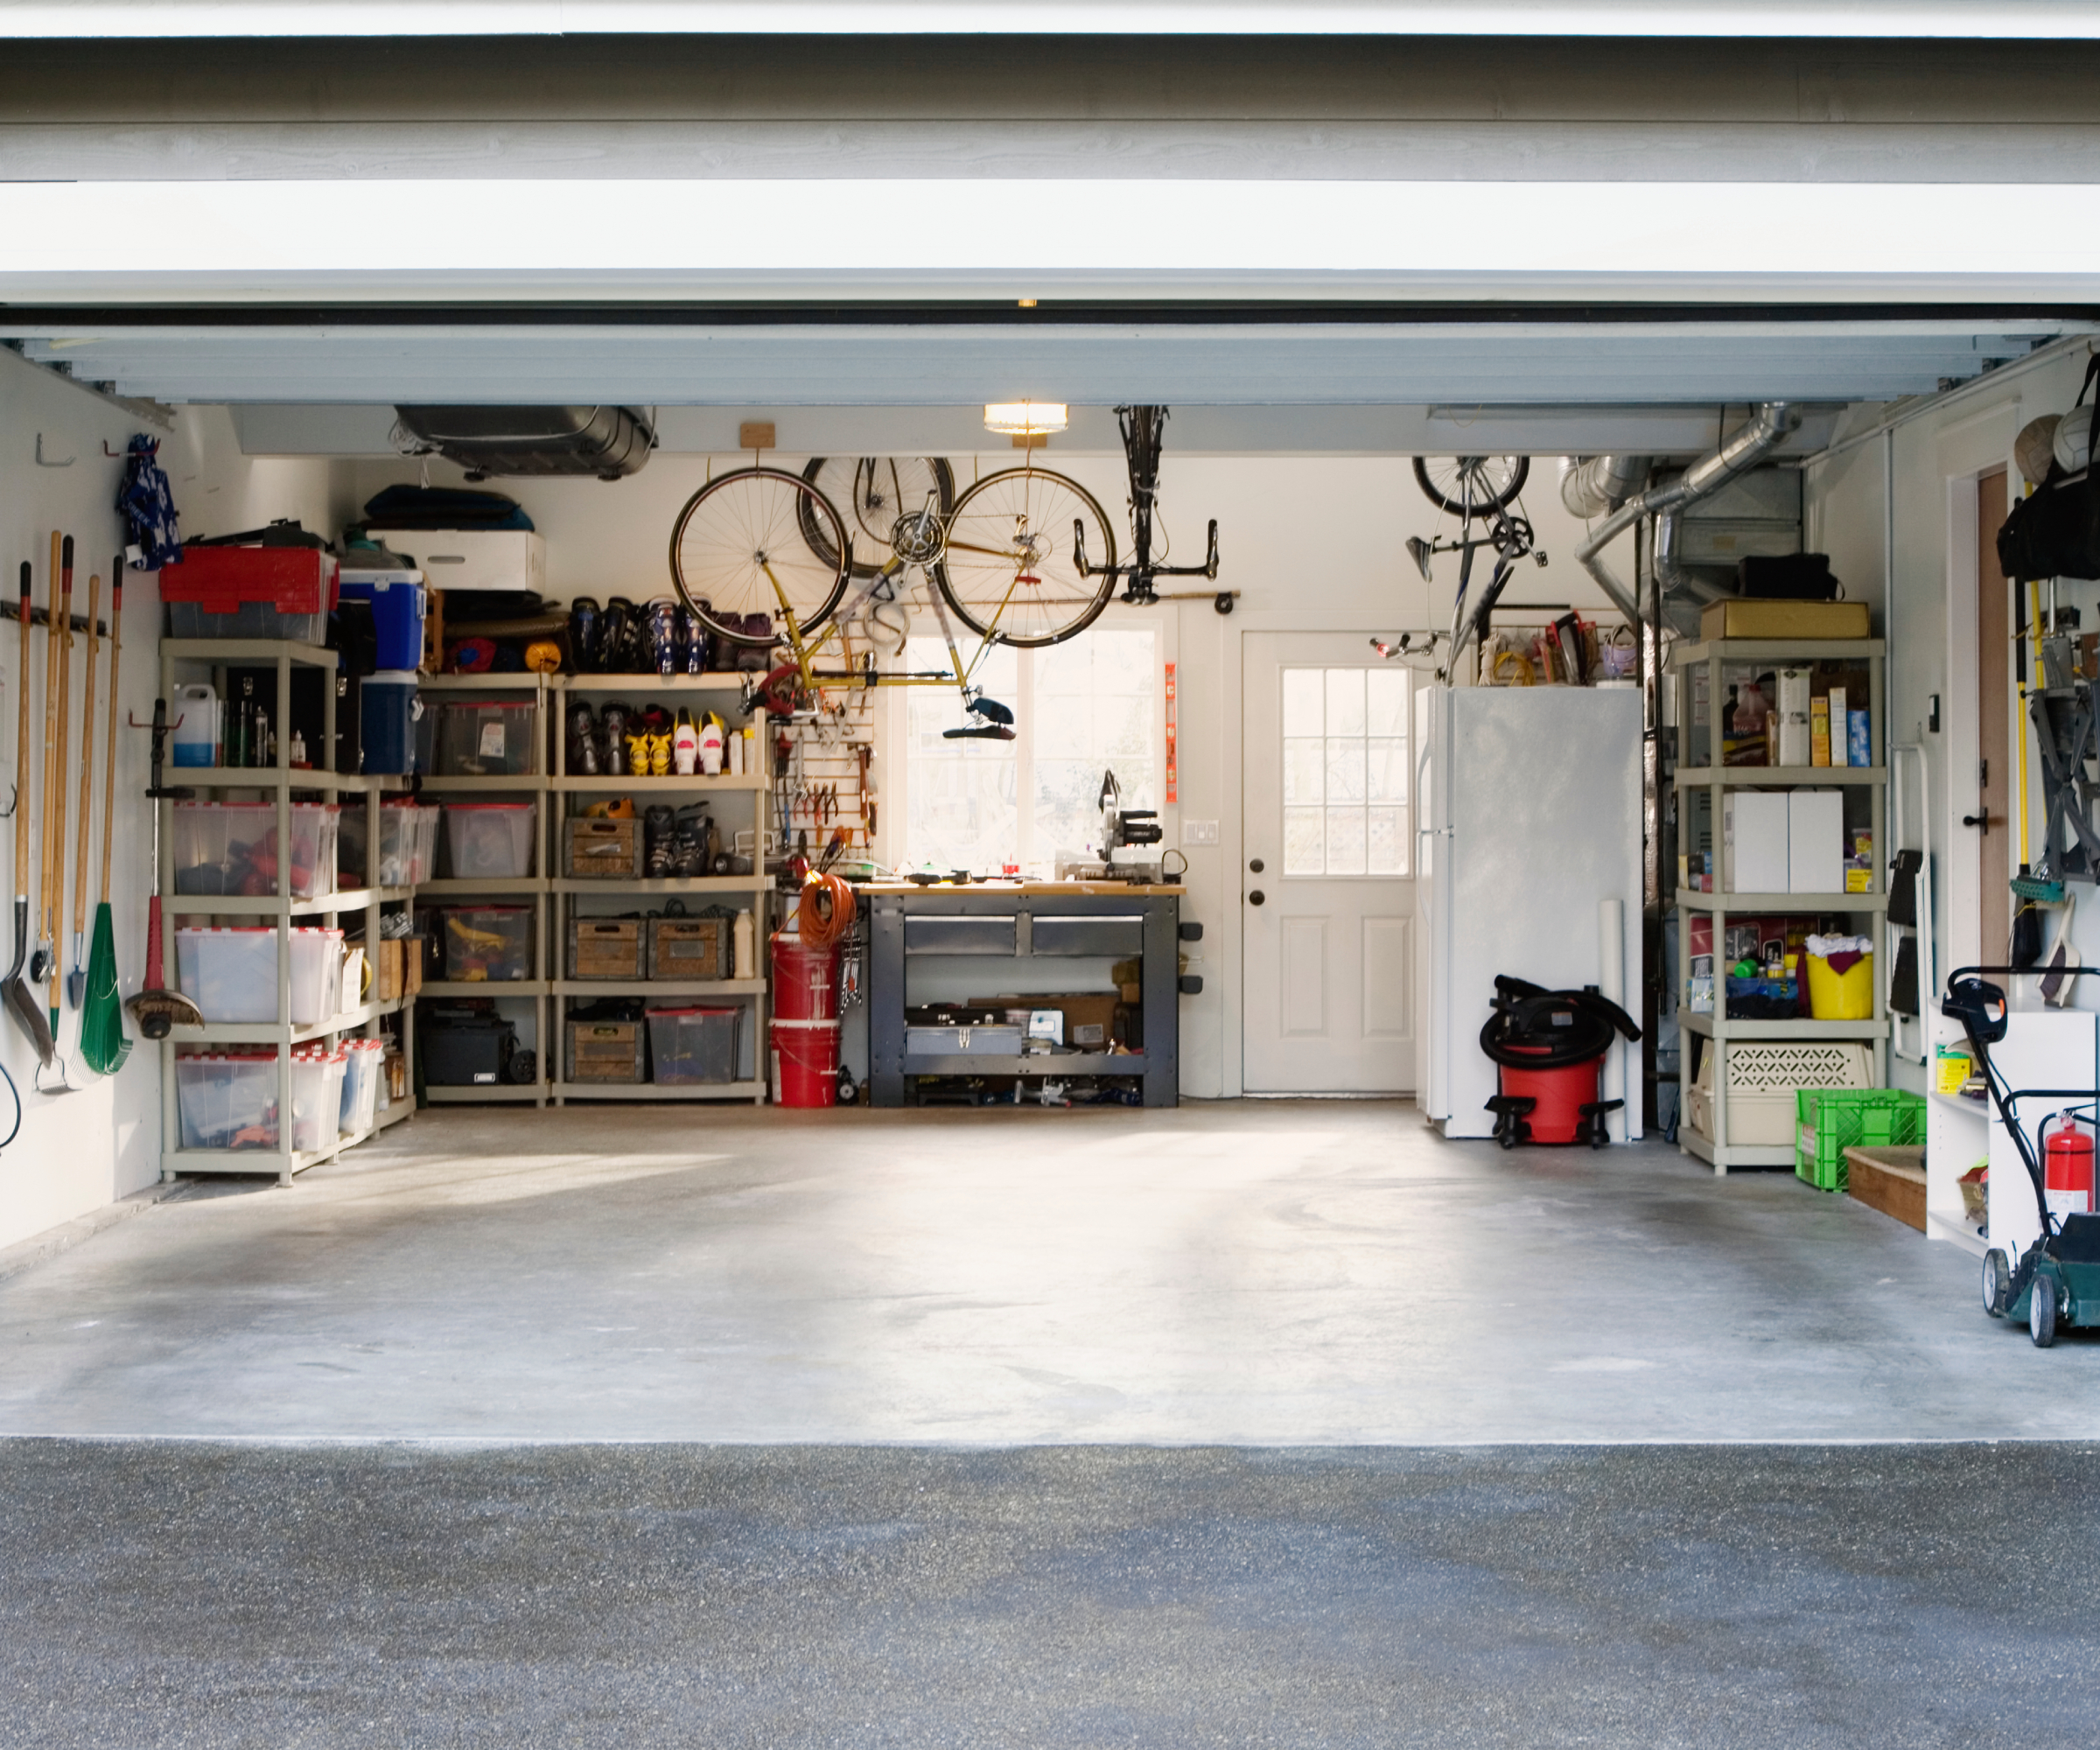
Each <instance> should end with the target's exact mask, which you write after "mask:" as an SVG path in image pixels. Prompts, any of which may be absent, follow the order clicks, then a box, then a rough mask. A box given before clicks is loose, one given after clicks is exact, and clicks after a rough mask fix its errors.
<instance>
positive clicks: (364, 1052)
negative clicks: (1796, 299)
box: [336, 1039, 387, 1137]
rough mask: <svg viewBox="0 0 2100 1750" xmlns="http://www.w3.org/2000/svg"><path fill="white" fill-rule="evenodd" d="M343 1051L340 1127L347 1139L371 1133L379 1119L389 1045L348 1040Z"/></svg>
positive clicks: (380, 1041) (378, 1041) (370, 1040)
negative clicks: (381, 1084) (381, 1090)
mask: <svg viewBox="0 0 2100 1750" xmlns="http://www.w3.org/2000/svg"><path fill="white" fill-rule="evenodd" d="M343 1051H344V1054H345V1058H344V1063H343V1097H342V1101H341V1103H340V1105H339V1108H338V1116H337V1120H336V1123H337V1128H338V1129H339V1130H340V1131H342V1133H343V1135H345V1136H346V1137H349V1136H355V1135H356V1134H357V1133H358V1132H359V1131H368V1130H370V1129H371V1128H372V1124H373V1121H374V1119H375V1118H376V1117H378V1116H379V1084H380V1082H381V1078H382V1077H383V1075H384V1073H385V1058H386V1054H387V1042H386V1041H385V1040H376V1039H359V1040H344V1041H343Z"/></svg>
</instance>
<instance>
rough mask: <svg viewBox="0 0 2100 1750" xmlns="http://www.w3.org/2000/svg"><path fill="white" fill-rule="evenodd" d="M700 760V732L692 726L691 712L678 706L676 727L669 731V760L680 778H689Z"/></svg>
mask: <svg viewBox="0 0 2100 1750" xmlns="http://www.w3.org/2000/svg"><path fill="white" fill-rule="evenodd" d="M671 760H672V764H673V765H674V766H675V767H676V770H677V773H678V775H679V776H680V777H681V778H690V777H691V776H692V775H693V772H694V770H695V768H696V767H697V765H698V764H699V760H700V732H699V731H697V729H695V728H694V727H693V714H692V713H691V712H690V711H688V710H686V708H685V707H684V706H683V705H680V706H679V707H678V724H677V727H676V729H674V730H673V731H672V732H671Z"/></svg>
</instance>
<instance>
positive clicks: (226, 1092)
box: [175, 1051, 277, 1149]
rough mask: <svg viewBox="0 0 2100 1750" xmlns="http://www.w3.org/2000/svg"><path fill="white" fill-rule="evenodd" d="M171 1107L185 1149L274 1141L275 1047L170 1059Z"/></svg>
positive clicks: (262, 1144)
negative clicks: (172, 1073)
mask: <svg viewBox="0 0 2100 1750" xmlns="http://www.w3.org/2000/svg"><path fill="white" fill-rule="evenodd" d="M175 1108H176V1110H177V1112H178V1113H179V1115H180V1117H181V1120H182V1145H183V1147H185V1148H186V1149H274V1148H276V1145H277V1056H276V1053H275V1052H269V1051H264V1052H252V1051H249V1052H199V1053H193V1054H185V1055H179V1056H178V1057H177V1058H176V1060H175Z"/></svg>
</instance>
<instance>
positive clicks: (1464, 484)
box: [1415, 456, 1531, 516]
mask: <svg viewBox="0 0 2100 1750" xmlns="http://www.w3.org/2000/svg"><path fill="white" fill-rule="evenodd" d="M1530 472H1531V458H1530V457H1529V456H1417V457H1416V458H1415V484H1416V485H1417V486H1420V487H1421V488H1422V490H1423V492H1424V493H1426V494H1427V495H1428V498H1429V501H1430V502H1431V503H1432V504H1433V505H1435V506H1436V507H1438V508H1439V509H1440V510H1448V511H1449V512H1450V513H1451V514H1453V516H1478V515H1480V514H1481V512H1483V511H1485V510H1488V509H1490V508H1492V507H1495V506H1497V505H1507V504H1509V502H1511V500H1514V499H1515V498H1516V495H1517V494H1518V493H1521V492H1522V491H1523V489H1524V478H1525V476H1526V475H1528V474H1529V473H1530Z"/></svg>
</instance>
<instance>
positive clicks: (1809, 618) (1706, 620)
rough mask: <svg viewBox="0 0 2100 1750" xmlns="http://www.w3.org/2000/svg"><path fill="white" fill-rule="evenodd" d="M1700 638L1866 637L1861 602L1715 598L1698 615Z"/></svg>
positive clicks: (1868, 633)
mask: <svg viewBox="0 0 2100 1750" xmlns="http://www.w3.org/2000/svg"><path fill="white" fill-rule="evenodd" d="M1699 636H1700V637H1701V638H1868V637H1872V636H1873V633H1872V630H1871V628H1870V626H1869V622H1868V620H1867V613H1866V603H1865V602H1797V601H1740V600H1739V601H1719V602H1715V603H1714V604H1713V605H1712V606H1711V607H1709V608H1708V609H1707V610H1706V611H1705V613H1702V614H1701V615H1700V616H1699Z"/></svg>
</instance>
